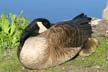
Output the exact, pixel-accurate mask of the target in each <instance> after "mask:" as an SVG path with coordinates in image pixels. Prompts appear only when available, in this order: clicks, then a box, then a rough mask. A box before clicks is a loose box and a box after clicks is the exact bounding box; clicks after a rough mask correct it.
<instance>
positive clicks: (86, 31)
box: [17, 14, 92, 69]
mask: <svg viewBox="0 0 108 72" xmlns="http://www.w3.org/2000/svg"><path fill="white" fill-rule="evenodd" d="M90 21H91V18H89V17H87V16H86V15H84V14H80V15H78V16H77V17H75V18H74V19H72V20H69V21H63V22H58V23H56V24H54V25H53V26H51V25H50V22H49V21H48V20H47V23H48V25H49V26H48V27H47V26H45V25H44V26H45V27H46V29H45V28H44V30H43V31H39V30H40V29H42V28H40V26H41V25H40V24H41V23H42V24H44V23H43V22H41V19H40V21H38V20H36V22H35V24H33V25H30V26H31V27H28V28H27V30H26V28H25V30H24V34H25V35H24V39H23V33H22V37H21V41H22V40H24V41H22V42H20V45H19V48H18V52H17V53H18V57H19V60H20V62H21V63H22V64H23V66H25V67H27V68H30V69H42V68H47V67H50V66H55V65H58V64H61V63H64V62H65V61H68V60H70V59H72V58H73V57H75V56H76V55H77V54H78V53H79V52H80V51H81V49H82V47H83V45H84V44H85V43H86V42H87V41H88V39H89V38H91V34H92V29H91V25H90V24H89V22H90ZM40 22H41V23H40ZM32 27H33V29H32ZM35 29H36V30H35ZM32 30H33V32H32ZM28 31H30V32H31V33H29V34H27V37H26V32H28ZM34 31H35V32H34ZM32 34H33V35H32ZM21 43H22V44H21Z"/></svg>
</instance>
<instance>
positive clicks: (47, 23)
mask: <svg viewBox="0 0 108 72" xmlns="http://www.w3.org/2000/svg"><path fill="white" fill-rule="evenodd" d="M35 22H41V23H42V24H43V25H44V26H45V27H46V28H47V29H48V28H50V27H51V24H50V22H49V20H48V19H45V18H37V19H35Z"/></svg>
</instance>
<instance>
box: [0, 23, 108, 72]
mask: <svg viewBox="0 0 108 72" xmlns="http://www.w3.org/2000/svg"><path fill="white" fill-rule="evenodd" d="M93 31H94V33H93V37H95V38H97V39H98V40H99V43H98V46H97V49H96V52H95V53H93V54H92V55H91V56H88V57H80V56H78V57H76V58H75V59H73V60H70V61H68V62H65V63H64V64H61V65H58V66H55V67H51V68H47V69H43V70H29V69H25V68H24V67H23V66H22V65H21V64H20V63H19V61H18V58H17V55H16V50H17V49H16V48H14V49H5V50H4V49H0V72H108V37H107V34H108V33H107V31H108V24H98V25H97V26H93Z"/></svg>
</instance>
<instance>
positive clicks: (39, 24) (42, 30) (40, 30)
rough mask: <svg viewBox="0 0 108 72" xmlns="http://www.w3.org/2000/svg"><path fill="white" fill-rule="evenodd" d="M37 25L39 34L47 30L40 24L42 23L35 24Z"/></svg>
mask: <svg viewBox="0 0 108 72" xmlns="http://www.w3.org/2000/svg"><path fill="white" fill-rule="evenodd" d="M37 25H38V26H39V28H40V29H39V33H42V32H44V31H45V30H47V28H46V27H45V26H44V25H43V24H42V22H37Z"/></svg>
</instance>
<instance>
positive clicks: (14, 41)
mask: <svg viewBox="0 0 108 72" xmlns="http://www.w3.org/2000/svg"><path fill="white" fill-rule="evenodd" d="M22 14H23V12H21V13H20V14H19V16H17V15H15V14H12V13H10V14H8V15H6V14H5V13H2V14H1V15H0V48H15V47H16V46H17V45H18V43H19V37H20V34H21V32H22V30H23V29H24V28H25V26H26V25H27V24H28V19H27V18H24V17H23V16H22Z"/></svg>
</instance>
